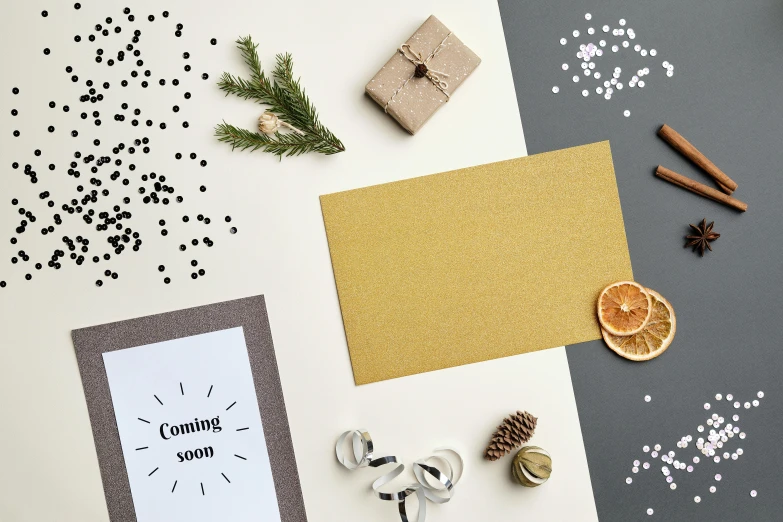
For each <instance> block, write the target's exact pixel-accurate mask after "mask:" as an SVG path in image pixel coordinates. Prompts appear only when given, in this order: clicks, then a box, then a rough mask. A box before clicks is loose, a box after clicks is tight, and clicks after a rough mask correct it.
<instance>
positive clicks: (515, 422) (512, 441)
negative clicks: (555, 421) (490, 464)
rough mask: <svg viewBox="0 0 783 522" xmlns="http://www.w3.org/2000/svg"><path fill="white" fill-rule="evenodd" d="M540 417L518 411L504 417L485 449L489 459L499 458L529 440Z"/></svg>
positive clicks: (485, 455) (486, 457) (485, 456)
mask: <svg viewBox="0 0 783 522" xmlns="http://www.w3.org/2000/svg"><path fill="white" fill-rule="evenodd" d="M537 421H538V419H537V418H536V417H533V416H532V415H530V414H529V413H528V412H526V411H525V412H522V411H517V412H516V413H515V414H512V415H510V416H509V417H507V418H506V419H503V424H501V425H500V426H498V429H497V430H496V431H495V434H494V435H492V440H491V441H490V443H489V446H487V449H486V451H484V458H485V459H487V460H498V459H499V458H500V457H503V456H504V455H506V454H507V453H509V452H510V451H511V450H513V449H514V448H518V447H519V446H521V445H522V444H524V443H525V442H527V441H529V440H530V438H531V437H532V436H533V432H534V431H535V430H536V422H537Z"/></svg>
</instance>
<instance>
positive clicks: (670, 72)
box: [666, 71, 674, 78]
mask: <svg viewBox="0 0 783 522" xmlns="http://www.w3.org/2000/svg"><path fill="white" fill-rule="evenodd" d="M666 76H668V77H669V78H671V77H672V76H674V71H666Z"/></svg>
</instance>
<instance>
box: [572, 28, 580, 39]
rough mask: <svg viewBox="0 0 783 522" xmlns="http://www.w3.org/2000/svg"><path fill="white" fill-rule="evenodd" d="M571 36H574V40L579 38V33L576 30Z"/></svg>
mask: <svg viewBox="0 0 783 522" xmlns="http://www.w3.org/2000/svg"><path fill="white" fill-rule="evenodd" d="M571 34H573V35H574V38H578V37H579V31H577V30H574V32H573V33H571Z"/></svg>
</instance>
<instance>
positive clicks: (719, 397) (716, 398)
mask: <svg viewBox="0 0 783 522" xmlns="http://www.w3.org/2000/svg"><path fill="white" fill-rule="evenodd" d="M715 400H716V401H720V400H723V395H721V394H720V393H718V394H716V395H715Z"/></svg>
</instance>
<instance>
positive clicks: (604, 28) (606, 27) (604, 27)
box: [601, 25, 609, 33]
mask: <svg viewBox="0 0 783 522" xmlns="http://www.w3.org/2000/svg"><path fill="white" fill-rule="evenodd" d="M601 30H602V31H603V32H605V33H608V32H609V26H608V25H605V26H603V27H602V28H601Z"/></svg>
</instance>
